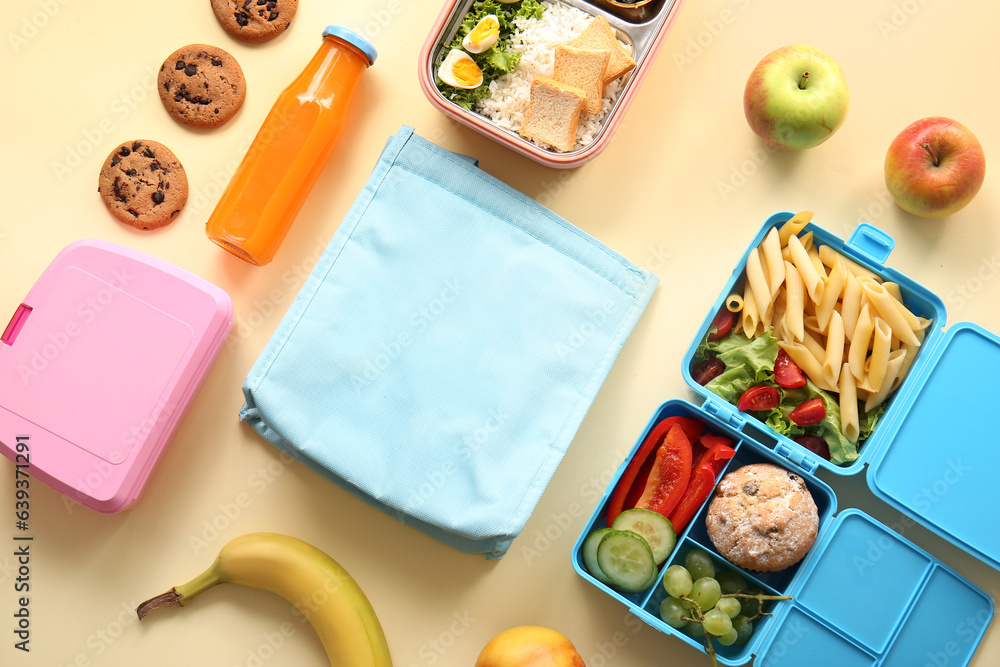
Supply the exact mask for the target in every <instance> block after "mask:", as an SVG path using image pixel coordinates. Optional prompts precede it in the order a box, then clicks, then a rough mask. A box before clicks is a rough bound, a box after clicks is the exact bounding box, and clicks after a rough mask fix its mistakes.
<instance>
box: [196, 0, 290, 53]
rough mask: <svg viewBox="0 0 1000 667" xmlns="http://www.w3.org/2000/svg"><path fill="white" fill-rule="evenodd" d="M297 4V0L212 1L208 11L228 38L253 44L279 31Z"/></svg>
mask: <svg viewBox="0 0 1000 667" xmlns="http://www.w3.org/2000/svg"><path fill="white" fill-rule="evenodd" d="M298 4H299V3H298V0H212V11H213V12H215V18H216V19H218V21H219V24H220V25H221V26H222V29H223V30H225V31H226V32H227V33H229V35H230V36H231V37H235V38H236V39H238V40H241V41H244V42H254V43H257V42H266V41H267V40H269V39H273V38H275V37H277V36H278V35H280V34H281V33H283V32H284V31H285V28H287V27H288V24H289V23H291V22H292V18H294V16H295V10H296V9H298Z"/></svg>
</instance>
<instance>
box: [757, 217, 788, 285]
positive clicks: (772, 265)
mask: <svg viewBox="0 0 1000 667" xmlns="http://www.w3.org/2000/svg"><path fill="white" fill-rule="evenodd" d="M761 247H762V248H763V251H764V264H765V267H766V270H767V286H768V288H770V290H771V293H770V298H772V299H773V298H774V295H775V294H777V293H778V289H779V288H780V287H781V284H782V283H783V282H785V260H783V259H782V258H781V241H780V240H779V238H778V230H777V228H775V227H771V231H769V232H768V233H767V236H765V237H764V242H763V243H762V244H761Z"/></svg>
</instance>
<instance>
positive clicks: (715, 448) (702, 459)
mask: <svg viewBox="0 0 1000 667" xmlns="http://www.w3.org/2000/svg"><path fill="white" fill-rule="evenodd" d="M698 442H699V443H700V444H701V445H702V446H703V447H704V448H705V449H704V451H703V452H701V453H700V454H699V455H698V457H697V458H696V459H695V463H694V467H695V468H697V467H698V466H700V465H702V464H703V463H708V464H709V465H711V466H712V470H714V471H715V476H716V477H718V476H719V473H721V472H722V469H723V468H725V467H726V462H727V461H729V459H731V458H733V457H734V456H736V450H735V449H733V448H732V446H731V445H732V444H733V441H732V440H730V439H729V438H727V437H725V436H723V435H715V434H714V433H706V434H705V435H703V436H701V438H699V440H698Z"/></svg>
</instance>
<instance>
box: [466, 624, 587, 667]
mask: <svg viewBox="0 0 1000 667" xmlns="http://www.w3.org/2000/svg"><path fill="white" fill-rule="evenodd" d="M476 667H584V663H583V658H582V657H580V654H579V653H577V651H576V649H575V648H574V647H573V643H572V642H570V640H569V639H567V638H566V636H565V635H563V634H561V633H559V632H557V631H555V630H552V629H551V628H544V627H541V626H537V625H522V626H518V627H516V628H510V629H508V630H504V631H503V632H501V633H500V634H498V635H497V636H496V637H494V638H493V639H491V640H490V641H489V643H488V644H486V646H485V647H483V650H482V653H480V654H479V658H478V659H477V660H476Z"/></svg>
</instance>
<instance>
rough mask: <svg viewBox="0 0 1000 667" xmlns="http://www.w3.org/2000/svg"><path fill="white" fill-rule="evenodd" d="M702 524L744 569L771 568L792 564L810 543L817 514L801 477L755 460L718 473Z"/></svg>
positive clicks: (734, 561) (726, 552)
mask: <svg viewBox="0 0 1000 667" xmlns="http://www.w3.org/2000/svg"><path fill="white" fill-rule="evenodd" d="M705 524H706V527H707V528H708V537H709V538H710V539H711V540H712V544H714V545H715V548H716V549H717V550H718V551H719V553H720V554H722V555H723V556H724V557H725V558H727V559H729V560H730V561H731V562H733V563H734V564H736V565H738V566H739V567H742V568H744V569H746V570H753V571H757V572H777V571H778V570H783V569H785V568H786V567H789V566H791V565H794V564H795V563H798V562H799V561H800V560H802V558H803V557H804V556H805V555H806V552H808V551H809V549H810V548H811V547H812V545H813V542H815V541H816V532H817V530H818V528H819V514H818V511H817V509H816V502H815V501H814V500H813V497H812V494H811V493H809V489H808V488H806V483H805V480H803V479H802V477H800V476H799V475H796V474H795V473H793V472H790V471H788V470H785V469H784V468H782V467H780V466H776V465H773V464H770V463H755V464H752V465H747V466H743V467H742V468H739V469H738V470H735V471H733V472H731V473H729V474H727V475H726V476H725V477H723V478H722V481H721V482H719V485H718V486H717V487H716V489H715V496H714V497H713V498H712V502H711V504H710V505H709V506H708V516H707V518H706V519H705Z"/></svg>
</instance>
